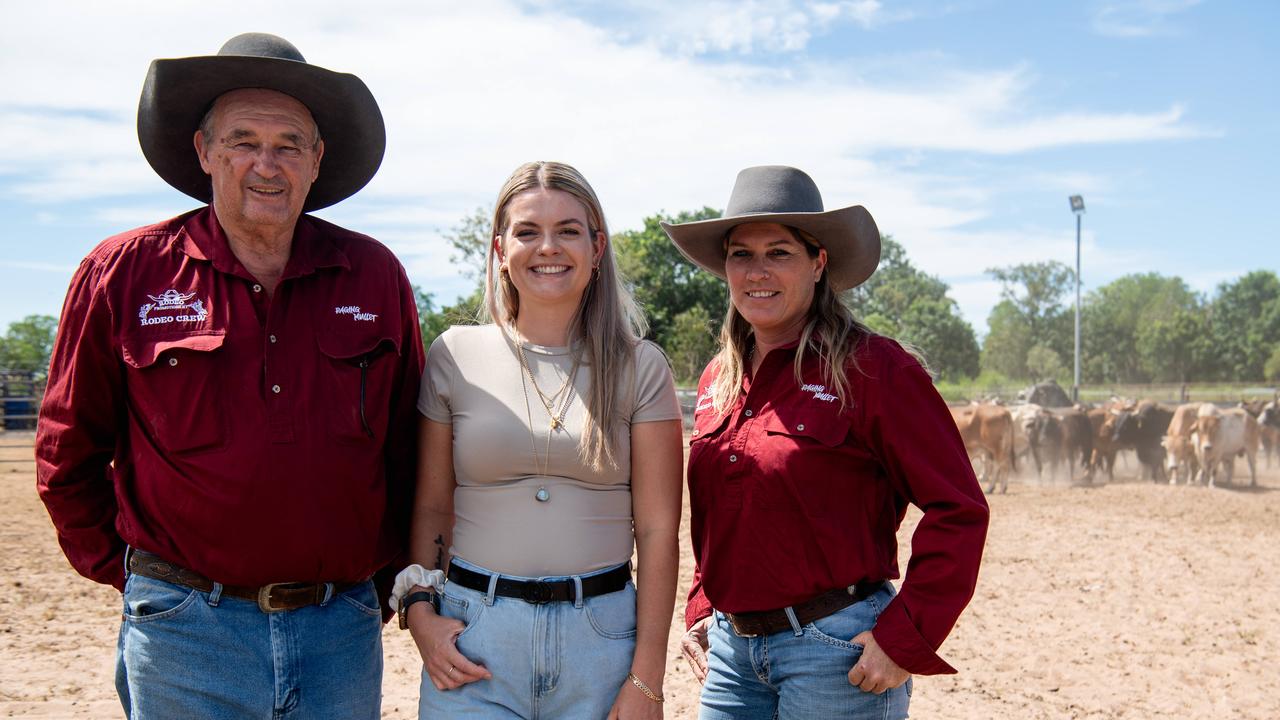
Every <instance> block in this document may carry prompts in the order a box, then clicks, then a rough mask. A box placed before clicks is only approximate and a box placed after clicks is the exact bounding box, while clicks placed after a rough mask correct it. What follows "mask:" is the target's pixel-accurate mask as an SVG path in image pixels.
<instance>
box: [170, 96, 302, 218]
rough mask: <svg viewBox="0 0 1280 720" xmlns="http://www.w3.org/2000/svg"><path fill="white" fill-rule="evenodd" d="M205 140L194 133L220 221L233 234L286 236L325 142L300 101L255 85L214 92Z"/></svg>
mask: <svg viewBox="0 0 1280 720" xmlns="http://www.w3.org/2000/svg"><path fill="white" fill-rule="evenodd" d="M210 120H211V122H210V123H209V127H208V130H209V133H208V137H206V136H205V132H203V131H202V130H197V131H196V134H195V146H196V154H197V155H198V156H199V158H200V167H201V168H202V169H203V170H204V171H205V172H206V173H208V175H209V177H210V179H211V181H212V185H213V206H214V209H215V210H216V211H217V213H218V220H219V221H221V222H222V225H223V227H224V228H226V229H227V230H228V231H229V232H232V233H236V232H239V233H244V234H249V235H269V234H280V233H292V231H293V225H294V223H295V222H296V221H297V219H298V216H299V215H300V214H301V213H302V206H303V203H305V202H306V199H307V193H308V192H310V191H311V184H312V183H314V182H315V180H316V178H317V177H319V175H320V158H321V157H322V156H323V155H324V143H323V142H321V141H320V140H319V135H318V130H317V129H316V123H315V120H314V119H312V117H311V112H310V111H308V110H307V108H306V106H305V105H303V104H302V103H300V102H298V101H297V100H295V99H294V98H292V97H289V96H288V95H285V94H284V93H279V92H275V91H274V90H264V89H260V88H253V89H242V90H232V91H231V92H228V93H225V94H223V95H221V96H219V97H218V99H217V100H216V101H215V102H214V104H213V110H212V111H211V114H210Z"/></svg>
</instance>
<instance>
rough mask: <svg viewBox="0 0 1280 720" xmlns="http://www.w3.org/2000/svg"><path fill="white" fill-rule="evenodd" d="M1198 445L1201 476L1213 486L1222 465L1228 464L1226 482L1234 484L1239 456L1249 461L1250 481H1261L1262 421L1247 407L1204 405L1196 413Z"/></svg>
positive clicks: (1197, 456) (1226, 465)
mask: <svg viewBox="0 0 1280 720" xmlns="http://www.w3.org/2000/svg"><path fill="white" fill-rule="evenodd" d="M1195 448H1196V459H1197V460H1199V461H1200V479H1201V481H1204V480H1206V479H1207V480H1208V483H1209V487H1213V483H1214V478H1215V476H1216V475H1217V471H1218V466H1219V465H1222V466H1224V467H1225V469H1226V482H1227V484H1228V485H1230V484H1231V476H1232V474H1233V473H1234V471H1235V458H1236V456H1237V455H1244V457H1245V459H1246V460H1248V461H1249V480H1250V484H1251V485H1257V484H1258V469H1257V455H1258V421H1257V420H1254V419H1253V416H1252V415H1250V414H1249V413H1248V412H1246V411H1245V410H1244V408H1231V409H1230V410H1219V409H1218V407H1217V406H1216V405H1214V404H1212V403H1204V404H1203V405H1201V406H1200V410H1199V411H1197V412H1196V438H1195Z"/></svg>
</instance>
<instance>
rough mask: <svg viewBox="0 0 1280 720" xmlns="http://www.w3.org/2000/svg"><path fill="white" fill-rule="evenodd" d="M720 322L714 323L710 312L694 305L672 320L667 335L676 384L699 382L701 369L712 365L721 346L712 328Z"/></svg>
mask: <svg viewBox="0 0 1280 720" xmlns="http://www.w3.org/2000/svg"><path fill="white" fill-rule="evenodd" d="M718 322H719V321H714V320H712V319H711V316H710V314H708V313H707V309H706V308H704V307H702V306H701V305H694V306H693V307H691V308H689V309H687V310H685V311H684V312H682V313H680V314H678V315H676V316H675V317H674V318H673V319H672V323H671V330H670V332H669V333H668V335H667V344H666V351H667V356H668V357H669V358H671V369H672V372H673V373H674V374H675V378H676V382H679V383H684V384H692V383H695V382H697V381H698V376H699V375H701V374H702V369H703V368H704V367H706V365H707V363H708V362H710V361H711V357H712V356H713V355H715V352H716V348H717V346H718V345H719V342H718V340H717V339H716V333H714V332H712V328H713V327H714V326H715V325H716V324H718Z"/></svg>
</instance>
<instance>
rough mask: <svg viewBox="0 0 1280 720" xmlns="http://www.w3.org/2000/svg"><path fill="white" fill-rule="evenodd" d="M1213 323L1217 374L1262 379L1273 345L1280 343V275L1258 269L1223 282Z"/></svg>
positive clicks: (1213, 310)
mask: <svg viewBox="0 0 1280 720" xmlns="http://www.w3.org/2000/svg"><path fill="white" fill-rule="evenodd" d="M1209 323H1210V328H1211V329H1210V332H1211V334H1212V337H1213V346H1214V350H1215V353H1216V354H1217V359H1218V361H1217V363H1216V364H1217V368H1216V370H1217V372H1216V375H1217V376H1218V377H1219V378H1220V379H1224V380H1256V379H1258V378H1261V377H1262V375H1263V365H1264V364H1265V363H1266V361H1267V358H1268V357H1269V356H1270V354H1271V350H1272V348H1274V347H1275V346H1276V345H1277V344H1280V277H1277V276H1276V273H1275V272H1274V271H1271V270H1255V271H1253V272H1251V273H1248V274H1247V275H1244V276H1243V277H1241V278H1240V279H1238V280H1236V281H1234V282H1228V283H1223V284H1222V285H1219V286H1218V293H1217V295H1216V296H1215V297H1214V299H1213V302H1212V303H1211V304H1210V306H1209Z"/></svg>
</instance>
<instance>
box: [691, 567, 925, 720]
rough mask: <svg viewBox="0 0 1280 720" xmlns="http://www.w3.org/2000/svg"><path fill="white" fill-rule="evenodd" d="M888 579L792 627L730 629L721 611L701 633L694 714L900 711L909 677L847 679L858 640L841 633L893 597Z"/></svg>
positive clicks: (869, 618)
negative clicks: (876, 682) (865, 683)
mask: <svg viewBox="0 0 1280 720" xmlns="http://www.w3.org/2000/svg"><path fill="white" fill-rule="evenodd" d="M893 595H894V590H893V585H892V584H891V583H885V584H884V587H883V588H882V589H880V590H879V591H877V592H876V593H874V594H872V595H871V596H870V597H868V598H866V599H865V600H863V601H862V602H858V603H854V604H853V605H850V606H849V607H847V608H845V609H843V610H841V611H839V612H837V613H834V614H832V615H828V616H827V617H824V618H821V619H819V620H815V621H814V622H812V623H809V624H808V625H804V626H801V627H799V628H798V629H793V630H784V631H782V632H779V633H774V634H773V635H767V636H765V637H752V638H744V637H738V635H737V634H735V633H734V631H733V627H732V626H731V625H730V624H729V620H728V619H727V618H725V616H724V614H723V613H719V612H717V613H716V614H715V618H714V622H712V624H711V627H710V629H709V631H708V633H707V635H708V640H709V642H710V649H709V652H708V655H707V682H706V684H704V685H703V686H702V708H701V711H700V713H699V715H698V717H699V718H700V720H773V719H774V718H788V719H789V718H800V719H805V718H808V719H811V720H816V719H817V718H824V720H825V718H856V719H857V720H864V719H865V720H871V719H872V718H874V719H875V720H899V719H900V718H905V717H907V703H908V701H909V700H910V696H911V680H907V682H906V684H904V685H901V686H899V687H897V688H894V689H893V690H888V691H886V692H885V693H883V694H881V695H876V694H874V693H868V692H863V691H862V690H860V689H858V688H856V687H854V686H853V685H850V684H849V669H850V668H852V667H853V665H854V663H856V662H857V661H858V658H859V657H861V655H862V646H861V645H854V644H853V643H851V642H849V639H850V638H852V637H854V636H856V635H857V634H858V633H861V632H863V631H864V630H870V629H871V628H872V627H874V626H875V624H876V619H877V618H878V617H880V611H881V610H883V609H884V607H885V606H886V605H888V604H889V601H890V600H891V599H893Z"/></svg>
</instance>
